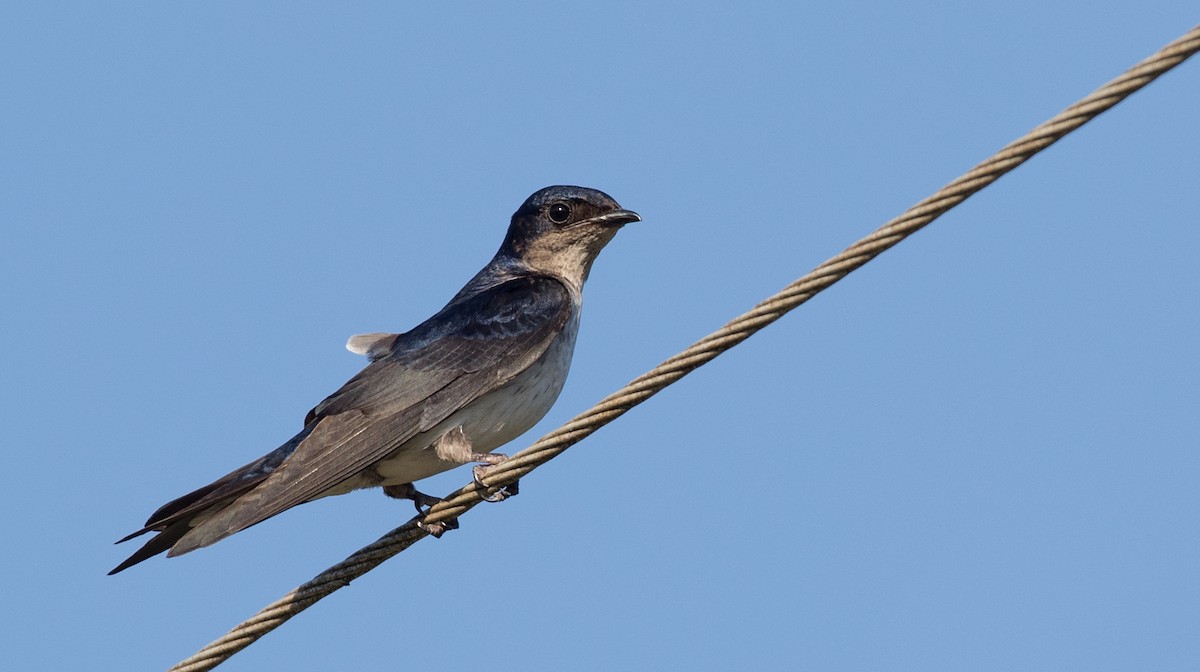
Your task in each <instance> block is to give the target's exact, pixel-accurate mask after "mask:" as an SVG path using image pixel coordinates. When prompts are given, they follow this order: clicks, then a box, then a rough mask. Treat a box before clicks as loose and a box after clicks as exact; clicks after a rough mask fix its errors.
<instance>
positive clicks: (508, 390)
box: [364, 312, 579, 485]
mask: <svg viewBox="0 0 1200 672" xmlns="http://www.w3.org/2000/svg"><path fill="white" fill-rule="evenodd" d="M578 332H579V317H578V313H577V312H576V314H575V316H574V319H572V320H571V321H570V322H568V323H567V325H566V328H565V329H563V332H562V333H561V334H559V335H558V337H557V338H555V339H554V341H553V342H552V343H551V344H550V347H549V348H548V349H547V350H546V352H545V354H543V355H542V357H541V358H540V359H539V360H538V361H536V362H534V363H533V365H531V366H530V367H529V368H527V369H525V370H524V371H522V372H521V373H520V374H519V375H518V376H517V377H516V378H513V379H512V381H510V382H509V383H508V384H507V385H505V386H504V387H502V388H500V389H497V390H493V391H492V392H488V393H487V394H484V395H483V396H481V397H479V398H478V399H476V400H475V401H474V402H472V403H471V404H469V405H468V406H466V407H465V408H463V409H460V410H458V411H456V412H454V413H453V414H451V415H450V417H448V418H446V419H445V420H443V421H442V422H441V423H439V424H437V425H436V426H434V427H433V428H432V429H430V430H429V431H427V432H422V433H421V434H418V435H417V436H414V437H413V438H412V439H410V440H408V441H406V442H405V443H404V445H403V446H401V447H400V449H399V450H397V451H396V452H395V453H394V454H393V456H392V457H390V458H389V459H386V460H384V461H382V462H379V463H377V464H376V465H375V467H374V469H373V471H374V472H375V474H377V475H378V476H379V477H381V478H382V479H383V481H382V482H378V481H377V482H376V483H373V484H372V485H399V484H401V483H412V482H413V481H418V480H420V479H422V478H428V477H430V476H433V475H434V474H438V473H441V472H443V471H446V470H448V469H453V468H454V467H456V466H458V464H457V463H455V462H448V461H446V460H443V459H441V458H439V457H438V456H437V453H436V451H435V450H434V448H433V446H432V444H433V443H434V441H436V440H437V439H438V438H439V437H440V436H442V435H443V434H445V433H446V432H448V431H450V430H451V429H454V428H455V427H460V426H461V427H462V430H463V434H464V435H465V436H466V437H467V439H468V440H469V441H470V442H471V446H472V449H473V450H474V451H475V452H478V453H490V452H492V451H493V450H495V449H496V448H499V447H500V446H502V445H504V444H506V443H508V442H509V441H512V440H513V439H515V438H517V437H518V436H520V435H521V434H524V433H525V432H526V431H528V430H529V428H530V427H533V426H534V425H535V424H537V422H538V421H539V420H541V419H542V418H543V417H544V416H545V415H546V413H547V412H548V411H549V410H550V407H551V406H553V405H554V402H555V401H556V400H557V399H558V395H559V393H560V392H562V388H563V384H564V383H565V382H566V381H567V371H568V370H569V369H570V367H571V356H572V354H574V351H575V337H576V335H577V334H578ZM364 485H365V484H364Z"/></svg>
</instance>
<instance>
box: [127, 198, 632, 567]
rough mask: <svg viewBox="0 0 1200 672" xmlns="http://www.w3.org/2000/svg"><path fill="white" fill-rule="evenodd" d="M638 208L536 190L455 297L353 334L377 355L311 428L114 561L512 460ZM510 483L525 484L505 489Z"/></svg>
mask: <svg viewBox="0 0 1200 672" xmlns="http://www.w3.org/2000/svg"><path fill="white" fill-rule="evenodd" d="M640 219H641V218H640V217H639V216H638V215H637V213H635V212H631V211H629V210H625V209H623V208H621V206H620V205H618V204H617V202H616V201H614V200H613V199H612V198H611V197H609V196H608V195H607V194H605V193H603V192H600V191H596V190H595V189H585V188H583V187H568V186H554V187H547V188H545V189H542V190H540V191H538V192H536V193H534V194H533V195H532V196H530V197H529V198H528V199H527V200H526V201H525V202H524V203H523V204H522V205H521V207H520V208H519V209H518V210H517V212H516V213H515V214H513V216H512V222H511V224H510V225H509V228H508V234H507V235H506V236H505V238H504V242H503V244H501V246H500V250H499V251H498V252H497V253H496V256H495V257H493V258H492V260H491V261H490V262H488V264H487V265H486V266H484V267H483V270H481V271H479V273H477V274H476V275H475V277H474V278H472V279H471V281H470V282H468V283H467V284H466V286H465V287H463V288H462V289H461V290H460V291H459V292H458V294H456V295H455V296H454V298H453V299H451V300H450V303H448V304H446V307H444V308H442V309H441V311H439V312H438V313H437V314H436V315H434V316H433V317H431V318H429V319H428V320H425V321H424V322H422V323H421V324H419V325H417V327H415V328H414V329H412V330H411V331H407V332H404V333H402V334H384V333H376V334H360V335H357V336H354V337H352V338H351V339H350V341H349V342H348V343H347V344H346V347H347V348H348V349H350V350H351V351H352V352H355V353H359V354H363V355H366V356H367V358H368V359H370V360H371V363H370V364H368V365H367V367H366V368H364V369H363V370H362V371H360V372H359V373H358V375H356V376H354V377H353V378H351V379H350V380H349V381H348V382H347V383H346V384H345V385H343V386H342V388H341V389H339V390H338V391H337V392H334V393H333V394H332V395H330V396H329V397H327V398H326V399H325V400H324V401H322V402H321V403H320V404H317V406H316V407H315V408H313V409H312V410H311V411H309V412H308V415H307V417H305V419H304V428H303V429H302V430H300V433H299V434H297V435H296V436H294V437H292V438H291V439H289V440H288V441H287V442H286V443H284V444H283V445H282V446H280V447H278V448H276V449H275V450H273V451H271V452H270V453H267V454H266V455H264V456H263V457H261V458H259V459H257V460H255V461H253V462H251V463H250V464H247V465H245V466H243V467H241V468H240V469H236V470H234V471H232V472H230V473H229V474H227V475H225V476H223V477H221V478H219V479H217V480H216V481H214V482H213V483H210V484H209V485H206V486H204V487H202V488H200V489H198V490H196V491H194V492H191V493H188V494H186V495H184V496H182V497H180V498H178V499H176V500H174V501H171V502H168V503H167V504H165V505H163V506H162V507H161V508H160V509H158V510H157V511H155V512H154V514H153V515H151V516H150V519H149V520H148V521H146V525H145V527H143V528H142V529H140V530H138V531H136V532H134V533H133V534H130V535H129V536H127V537H125V538H124V539H121V540H120V541H122V542H123V541H128V540H130V539H133V538H134V537H137V536H139V535H142V534H145V533H147V532H156V533H157V534H156V535H155V536H154V537H152V538H151V539H150V540H149V541H147V542H146V544H145V545H144V546H142V548H140V549H139V550H138V551H137V552H136V553H134V554H133V555H131V556H130V557H129V558H128V559H127V560H125V561H124V562H122V563H121V564H120V565H117V567H116V568H114V569H113V570H112V571H111V572H109V574H116V573H117V572H120V571H122V570H124V569H127V568H129V567H131V566H133V565H135V564H137V563H139V562H141V561H143V560H146V559H147V558H150V557H153V556H155V555H157V554H159V553H162V552H163V551H168V552H167V555H168V557H170V556H176V555H182V554H183V553H187V552H189V551H193V550H195V549H197V548H201V547H203V546H208V545H210V544H213V543H216V542H218V541H220V540H221V539H224V538H225V537H228V536H229V535H231V534H234V533H236V532H239V531H241V530H244V529H246V528H247V527H250V526H251V525H255V524H257V523H260V522H262V521H264V520H266V519H267V518H270V517H272V516H274V515H276V514H278V513H281V512H283V511H286V510H287V509H290V508H292V507H293V506H296V505H297V504H303V503H304V502H309V501H312V500H314V499H318V498H321V497H327V496H329V495H340V494H344V493H347V492H350V491H352V490H357V489H359V488H368V487H375V486H382V487H383V492H384V494H386V495H388V496H390V497H396V498H403V499H410V500H412V501H413V502H414V504H415V505H416V507H417V510H418V511H421V510H422V508H421V507H422V506H425V505H432V504H434V503H436V502H437V501H438V500H437V498H435V497H430V496H429V495H425V494H423V493H421V492H418V491H417V489H416V488H415V487H414V486H413V482H415V481H418V480H420V479H422V478H426V477H429V476H432V475H434V474H437V473H440V472H442V471H446V470H447V469H451V468H453V467H455V466H458V465H460V464H467V463H472V462H474V463H479V464H478V466H476V467H475V470H476V471H475V476H476V479H479V478H480V477H481V476H482V474H483V473H484V472H485V470H486V469H487V467H486V466H483V465H494V464H497V463H499V462H501V461H503V460H504V459H506V458H505V457H504V456H503V455H500V454H496V453H492V452H491V451H493V450H494V449H496V448H498V447H499V446H501V445H503V444H505V443H507V442H509V441H511V440H513V439H515V438H516V437H517V436H519V435H520V434H522V433H524V432H525V431H526V430H528V429H529V428H530V427H532V426H533V425H534V424H535V423H537V421H538V420H541V419H542V416H544V415H545V414H546V412H547V411H549V410H550V407H551V406H552V405H553V404H554V401H555V400H556V399H557V398H558V394H559V392H560V391H561V390H562V386H563V383H564V382H565V380H566V377H567V371H568V369H569V368H570V365H571V355H572V353H573V351H574V349H575V337H576V334H577V333H578V331H579V315H580V308H581V306H582V303H581V302H582V291H583V284H584V282H585V281H586V280H587V277H588V273H589V271H590V270H591V268H592V262H593V261H595V259H596V256H597V255H598V254H599V253H600V250H601V249H602V248H603V247H604V246H605V245H606V244H608V242H609V241H610V240H612V238H613V236H614V235H616V232H617V230H618V229H620V228H621V227H622V226H623V225H625V224H628V223H630V222H636V221H639V220H640ZM506 494H515V490H510V491H508V492H507V493H506V492H504V491H501V492H500V493H497V497H496V498H497V499H502V498H503V497H504V496H505V495H506ZM427 529H429V531H430V532H432V533H434V534H437V535H440V534H441V533H442V532H443V531H444V529H445V528H444V526H439V525H437V524H434V525H431V526H430V527H429V528H427ZM118 543H120V542H118Z"/></svg>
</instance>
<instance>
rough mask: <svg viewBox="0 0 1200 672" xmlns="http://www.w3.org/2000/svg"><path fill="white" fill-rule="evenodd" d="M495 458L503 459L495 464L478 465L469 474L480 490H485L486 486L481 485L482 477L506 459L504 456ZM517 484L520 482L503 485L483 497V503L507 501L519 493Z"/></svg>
mask: <svg viewBox="0 0 1200 672" xmlns="http://www.w3.org/2000/svg"><path fill="white" fill-rule="evenodd" d="M497 456H498V457H501V458H503V459H500V460H496V461H495V462H492V463H491V464H489V465H487V466H484V465H482V464H479V465H476V466H475V467H474V468H472V469H471V474H472V475H473V476H474V477H475V485H477V486H479V487H480V488H487V486H486V485H484V484H483V477H484V476H486V475H487V472H488V471H489V470H490V469H491V468H492V467H493V466H495V465H497V464H500V463H501V462H503V461H504V460H507V459H508V456H506V455H497ZM519 482H520V481H513V482H512V483H509V484H508V485H505V486H504V487H502V488H500V489H499V490H497V491H495V492H493V493H492V494H490V495H487V496H485V497H484V498H483V501H485V502H492V503H495V502H503V501H504V500H506V499H508V498H509V497H516V496H517V494H518V493H519V492H520V488H519V487H518V486H517V484H518V483H519Z"/></svg>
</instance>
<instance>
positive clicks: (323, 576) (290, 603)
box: [168, 26, 1200, 672]
mask: <svg viewBox="0 0 1200 672" xmlns="http://www.w3.org/2000/svg"><path fill="white" fill-rule="evenodd" d="M1197 51H1200V26H1196V27H1193V28H1192V29H1191V30H1190V31H1188V32H1187V33H1185V34H1184V35H1183V36H1181V37H1179V38H1178V39H1176V40H1174V41H1172V42H1171V43H1169V44H1167V45H1166V46H1165V47H1163V48H1162V49H1161V50H1159V51H1158V52H1157V53H1155V54H1154V55H1152V56H1150V57H1149V58H1147V59H1146V60H1144V61H1142V62H1140V63H1138V64H1137V65H1135V66H1133V67H1132V68H1130V69H1129V70H1127V71H1126V72H1125V73H1124V74H1122V75H1121V76H1119V77H1117V78H1116V79H1114V80H1112V81H1110V82H1108V83H1107V84H1105V85H1104V86H1102V87H1100V88H1099V89H1096V90H1095V91H1093V92H1092V93H1091V94H1089V95H1088V96H1086V97H1085V98H1083V99H1081V100H1080V101H1078V102H1076V103H1075V104H1073V105H1071V106H1070V107H1068V108H1066V109H1065V110H1063V111H1062V112H1060V113H1058V114H1057V115H1055V116H1054V117H1052V118H1051V119H1049V120H1048V121H1046V122H1044V123H1042V124H1041V125H1039V126H1038V127H1036V128H1034V129H1033V130H1032V131H1030V132H1029V133H1027V134H1026V135H1024V136H1023V137H1021V138H1019V139H1017V140H1015V141H1013V142H1012V143H1009V144H1008V145H1007V146H1005V147H1004V148H1003V149H1001V150H1000V151H998V152H996V153H995V154H993V155H992V156H991V157H990V158H988V159H987V160H985V161H983V162H982V163H980V164H978V165H977V166H975V167H974V168H972V169H971V170H970V171H968V172H967V173H965V174H964V175H962V176H961V177H959V178H958V179H956V180H954V181H952V182H950V183H949V184H947V185H946V186H944V187H942V188H941V189H939V190H938V191H937V192H936V193H934V194H933V195H932V196H929V197H928V198H926V199H924V200H922V201H920V202H919V203H917V204H916V205H914V206H912V207H911V208H909V209H908V210H906V211H905V212H904V213H903V214H901V215H900V216H899V217H896V218H895V219H893V220H891V221H889V222H887V223H886V224H884V225H883V226H881V227H879V228H878V229H876V230H875V231H874V232H872V233H871V234H870V235H868V236H866V237H865V238H862V239H861V240H859V241H858V242H856V243H854V244H853V245H851V246H850V247H847V248H846V249H845V250H843V251H842V252H841V253H840V254H838V255H836V256H834V257H833V258H831V259H829V260H828V261H826V262H824V263H823V264H821V265H820V266H817V267H816V268H815V269H813V270H812V271H811V272H809V273H808V274H807V275H805V276H804V277H802V278H800V279H799V280H796V281H795V282H793V283H791V284H790V285H788V286H787V287H785V288H783V289H782V290H781V291H779V292H778V293H776V294H774V295H773V296H770V297H768V298H767V299H765V300H764V301H762V302H761V303H759V304H758V305H756V306H754V307H753V308H752V309H751V310H750V311H748V312H746V313H744V314H742V315H740V316H738V317H735V318H734V319H733V320H731V321H730V322H729V323H727V324H726V325H725V326H723V327H721V328H720V329H718V330H717V331H715V332H713V333H711V334H709V335H708V336H705V337H704V338H702V339H700V340H699V341H696V342H695V343H694V344H692V345H691V347H689V348H687V349H686V350H684V351H683V352H680V353H679V354H677V355H675V356H673V357H671V358H670V359H667V360H666V361H665V362H663V363H662V364H659V365H658V366H656V367H654V368H653V369H651V370H650V371H647V372H646V373H644V374H642V375H641V376H638V377H637V378H635V379H634V380H633V381H631V382H630V383H629V384H628V385H626V386H625V387H622V388H621V389H620V390H617V391H616V392H614V393H612V394H610V395H608V396H607V397H605V398H604V399H602V400H601V401H600V402H599V403H597V404H596V405H595V406H593V407H592V408H590V409H588V410H587V411H584V412H583V413H580V414H579V415H577V416H575V417H574V418H573V419H571V420H570V421H569V422H567V423H566V424H564V425H563V426H561V427H559V428H558V429H556V430H554V431H552V432H550V433H549V434H547V435H545V436H543V437H542V438H541V439H539V440H538V441H537V442H536V443H534V444H533V445H531V446H530V447H528V448H526V449H525V450H522V451H521V452H519V453H517V454H515V455H513V456H512V458H511V459H509V460H508V461H506V462H503V463H501V464H499V465H497V466H495V467H493V468H491V469H490V470H489V471H488V473H487V475H486V476H485V477H484V478H483V485H482V486H480V485H479V484H476V483H470V484H468V485H467V486H464V487H463V488H460V489H459V490H456V491H455V492H453V493H451V494H450V495H449V496H447V497H446V498H445V499H444V500H443V501H442V502H440V503H438V504H436V505H435V506H433V507H432V509H430V511H429V512H428V513H427V514H426V515H425V516H424V518H423V519H420V518H413V519H412V520H409V521H408V522H406V523H405V524H404V525H402V526H400V527H398V528H396V529H395V530H392V531H391V532H389V533H387V534H386V535H384V536H383V537H381V538H379V539H378V540H377V541H375V542H374V543H372V544H371V545H369V546H366V547H364V548H362V549H360V550H359V551H357V552H356V553H354V554H353V555H351V556H350V557H348V558H346V559H345V560H343V561H342V562H340V563H338V564H336V565H334V566H333V567H330V568H329V569H327V570H325V571H324V572H321V573H320V574H319V575H318V576H316V577H315V578H313V579H312V580H311V581H309V582H307V583H305V584H303V585H301V586H299V587H298V588H296V589H295V590H292V591H291V592H289V593H288V594H287V595H284V596H283V597H281V598H280V599H278V600H276V601H275V602H273V603H271V604H269V605H267V606H266V607H264V608H263V609H262V610H261V611H259V612H258V613H257V614H255V615H254V616H253V617H251V618H250V619H249V620H246V621H244V622H243V623H241V624H239V625H237V626H236V627H234V628H233V629H232V630H230V631H229V632H228V633H226V634H225V635H224V636H222V637H220V638H219V639H217V640H215V641H213V642H212V643H210V644H209V645H207V646H205V647H204V648H203V649H201V650H200V651H198V652H197V653H196V654H195V655H193V656H191V657H189V658H187V659H185V660H183V661H181V662H180V663H178V664H177V665H175V666H174V667H172V668H170V670H168V672H200V671H202V670H211V669H213V668H214V667H216V666H217V665H219V664H221V663H222V662H224V661H225V660H226V659H228V658H229V657H230V656H232V655H233V654H235V653H237V652H238V651H241V650H242V649H244V648H246V647H247V646H249V645H250V644H252V643H254V642H255V641H257V640H258V639H259V638H260V637H262V636H263V635H265V634H266V633H268V632H270V631H271V630H274V629H275V628H277V627H279V626H280V625H282V624H283V623H284V622H285V621H287V620H288V619H289V618H291V617H292V616H295V615H296V614H298V613H300V612H301V611H303V610H305V609H307V608H308V607H309V606H311V605H313V604H315V603H316V602H317V601H318V600H320V599H322V598H323V597H325V596H326V595H329V594H330V593H332V592H334V591H336V590H338V589H339V588H342V587H344V586H347V585H349V584H350V581H351V580H353V579H356V578H358V577H359V576H362V575H363V574H365V573H367V572H368V571H370V570H372V569H374V568H375V567H376V566H377V565H379V564H380V563H382V562H383V561H384V560H387V559H388V558H390V557H392V556H394V555H396V554H398V553H400V552H401V551H403V550H405V549H406V548H408V547H409V546H412V545H413V544H414V543H416V542H417V541H420V540H421V539H422V538H423V537H425V536H428V533H427V532H426V531H424V530H423V529H421V528H420V527H419V526H418V524H417V523H418V522H419V520H423V522H424V523H435V522H448V521H452V520H454V519H456V518H458V517H459V516H460V515H462V514H463V513H465V512H467V511H469V510H470V509H471V508H473V507H474V506H475V505H477V504H478V503H479V502H480V501H482V498H483V497H484V496H487V495H489V494H491V493H494V492H496V491H497V490H499V489H500V488H502V487H503V486H505V485H507V484H511V483H513V482H515V481H516V480H517V479H519V478H521V477H522V476H525V475H526V474H528V473H529V472H531V471H533V470H534V469H535V468H537V467H538V466H540V465H542V464H544V463H546V462H547V461H549V460H551V459H553V458H554V457H556V456H558V454H560V453H562V452H563V451H564V450H566V449H567V448H569V447H570V446H572V445H574V444H576V443H578V442H579V441H581V440H583V439H584V438H586V437H587V436H589V435H590V434H591V433H592V432H595V431H596V430H597V429H599V428H601V427H603V426H604V425H606V424H608V423H610V422H612V421H613V420H615V419H617V418H619V417H620V416H622V415H624V414H625V412H626V411H628V410H629V409H631V408H633V407H634V406H637V405H638V404H640V403H642V402H643V401H645V400H646V399H649V398H650V397H651V396H653V395H655V394H657V393H658V392H660V391H661V390H662V389H663V388H665V387H667V386H668V385H670V384H671V383H674V382H675V381H677V380H679V379H680V378H682V377H684V376H685V375H687V374H688V373H690V372H691V371H693V370H695V369H696V368H698V367H700V366H702V365H704V364H705V363H707V362H709V361H710V360H712V359H713V358H715V357H716V356H717V355H719V354H721V353H722V352H725V351H726V350H728V349H730V348H732V347H733V346H735V345H737V344H738V343H741V342H742V341H744V340H746V339H747V338H749V337H750V336H751V335H753V334H754V333H755V332H757V331H758V330H760V329H762V328H763V327H765V326H767V325H768V324H771V323H772V322H774V321H775V320H778V319H779V318H780V317H782V316H783V315H784V314H785V313H787V312H789V311H791V310H792V309H793V308H796V307H797V306H799V305H801V304H802V303H804V302H806V301H808V300H809V299H811V298H812V297H813V296H816V295H817V293H819V292H821V291H822V290H824V289H825V288H827V287H829V286H830V285H832V284H833V283H835V282H837V281H838V280H841V279H842V278H844V277H846V276H847V275H849V274H850V273H851V272H852V271H854V270H856V269H858V268H859V267H861V266H862V265H863V264H866V263H867V262H868V261H870V260H872V259H874V258H875V257H877V256H879V254H881V253H883V252H884V251H885V250H888V249H889V248H891V247H892V246H894V245H896V244H897V243H899V242H900V241H902V240H904V239H905V238H907V237H908V236H909V235H911V234H913V233H915V232H916V231H918V230H920V229H921V228H923V227H924V226H925V225H927V224H929V223H930V222H932V221H933V220H935V219H937V218H938V217H940V216H941V215H942V214H944V213H945V212H946V211H948V210H949V209H950V208H953V207H954V206H956V205H958V204H959V203H962V202H963V201H965V200H966V199H967V198H968V197H970V196H971V195H973V194H975V193H976V192H978V191H980V190H981V189H983V188H984V187H986V186H988V185H989V184H991V183H992V182H995V181H996V180H997V179H999V178H1000V177H1001V176H1002V175H1004V174H1005V173H1007V172H1009V171H1010V170H1012V169H1014V168H1016V167H1017V166H1019V165H1021V164H1022V163H1024V162H1025V161H1026V160H1028V159H1029V158H1030V157H1032V156H1033V155H1035V154H1037V153H1038V152H1040V151H1042V150H1043V149H1045V148H1047V147H1049V146H1050V145H1052V144H1054V143H1055V142H1057V141H1058V140H1059V139H1060V138H1062V137H1064V136H1065V135H1067V134H1068V133H1070V132H1071V131H1074V130H1075V129H1077V128H1079V127H1080V126H1082V125H1083V124H1085V123H1087V122H1088V121H1090V120H1092V119H1093V118H1095V117H1096V116H1097V115H1099V114H1100V113H1102V112H1104V111H1106V110H1108V109H1109V108H1111V107H1113V106H1114V105H1116V104H1117V103H1119V102H1120V101H1122V100H1124V99H1125V98H1126V97H1127V96H1129V95H1130V94H1132V93H1133V92H1135V91H1137V90H1138V89H1141V88H1142V87H1144V86H1146V85H1147V84H1149V83H1150V82H1152V81H1154V80H1155V79H1157V78H1158V77H1159V76H1161V75H1162V74H1164V73H1166V72H1167V71H1168V70H1170V69H1172V68H1174V67H1175V66H1177V65H1179V64H1180V63H1182V62H1183V61H1185V60H1186V59H1188V58H1189V57H1191V56H1192V55H1193V54H1195V53H1196V52H1197Z"/></svg>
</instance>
